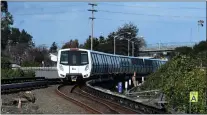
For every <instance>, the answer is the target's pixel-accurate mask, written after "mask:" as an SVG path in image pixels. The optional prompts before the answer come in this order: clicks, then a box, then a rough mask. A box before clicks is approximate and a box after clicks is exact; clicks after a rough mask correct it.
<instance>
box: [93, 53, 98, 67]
mask: <svg viewBox="0 0 207 115" xmlns="http://www.w3.org/2000/svg"><path fill="white" fill-rule="evenodd" d="M94 59H95V65H96V66H97V65H98V62H97V55H96V53H94Z"/></svg>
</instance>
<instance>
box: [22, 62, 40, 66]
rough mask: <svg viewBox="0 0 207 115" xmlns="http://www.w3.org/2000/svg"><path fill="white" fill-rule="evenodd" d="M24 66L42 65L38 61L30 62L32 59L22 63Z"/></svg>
mask: <svg viewBox="0 0 207 115" xmlns="http://www.w3.org/2000/svg"><path fill="white" fill-rule="evenodd" d="M21 66H22V67H39V66H41V64H40V63H38V62H30V61H24V62H22V64H21Z"/></svg>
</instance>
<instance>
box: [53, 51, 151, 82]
mask: <svg viewBox="0 0 207 115" xmlns="http://www.w3.org/2000/svg"><path fill="white" fill-rule="evenodd" d="M146 62H149V63H148V64H147V63H146ZM145 63H146V64H147V65H146V64H145ZM150 64H152V62H151V61H150V59H149V58H143V57H142V58H140V57H129V56H121V55H113V54H107V53H102V52H97V51H91V50H86V49H78V48H68V49H61V50H59V51H58V56H57V70H58V75H59V77H60V78H66V79H67V80H71V81H76V79H87V78H93V77H94V76H100V75H109V74H113V75H114V74H121V75H126V74H130V75H132V74H133V73H134V72H137V73H139V74H149V73H151V72H153V66H150ZM145 65H146V66H145Z"/></svg>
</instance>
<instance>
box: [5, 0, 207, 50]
mask: <svg viewBox="0 0 207 115" xmlns="http://www.w3.org/2000/svg"><path fill="white" fill-rule="evenodd" d="M8 5H9V11H10V12H11V14H12V15H13V18H14V27H18V28H20V29H25V30H26V31H27V32H28V33H30V34H31V35H32V36H33V41H34V42H35V44H36V45H40V44H46V45H47V46H50V45H51V44H52V42H54V41H55V42H57V43H58V45H59V46H61V45H62V44H63V43H64V42H67V41H69V40H70V39H78V40H79V42H80V43H83V42H84V41H85V39H86V38H88V36H89V35H90V34H91V21H90V20H89V17H90V16H91V12H89V11H87V10H88V9H90V8H91V6H89V5H88V3H87V2H9V3H8ZM95 9H97V10H100V11H98V12H97V13H95V17H96V18H97V19H95V22H94V23H95V24H94V36H95V37H99V36H100V35H103V36H107V35H108V34H109V33H110V32H112V31H116V30H117V28H118V27H120V26H122V25H123V24H124V23H128V22H130V21H131V22H133V23H134V24H135V25H137V27H138V28H139V33H138V34H139V36H144V37H145V40H146V42H147V44H155V43H158V42H159V41H160V42H162V43H167V42H190V41H196V42H197V41H201V40H205V39H206V3H205V2H176V3H175V2H174V3H172V2H99V3H98V6H96V7H95ZM103 11H110V12H122V13H121V14H119V13H109V12H103ZM123 12H124V13H132V14H124V13H123ZM138 14H140V15H138ZM155 15H159V16H155ZM173 16H178V17H173ZM186 16H191V17H186ZM198 20H204V21H205V23H204V26H203V27H200V29H199V30H200V32H199V34H198V23H197V21H198ZM191 28H192V37H191Z"/></svg>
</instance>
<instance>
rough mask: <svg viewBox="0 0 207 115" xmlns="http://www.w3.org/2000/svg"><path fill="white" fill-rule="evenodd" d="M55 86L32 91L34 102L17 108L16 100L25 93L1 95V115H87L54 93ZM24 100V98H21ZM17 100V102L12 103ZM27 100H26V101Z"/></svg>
mask: <svg viewBox="0 0 207 115" xmlns="http://www.w3.org/2000/svg"><path fill="white" fill-rule="evenodd" d="M56 88H57V85H53V86H50V87H48V88H44V89H35V90H32V91H31V93H30V94H32V95H33V96H34V97H35V102H34V103H33V102H31V101H24V102H22V103H21V108H18V98H20V97H22V95H23V94H24V93H25V92H20V93H14V94H4V95H1V103H2V104H1V113H2V114H72V113H73V114H87V112H86V111H85V110H84V109H83V108H81V107H79V106H77V105H75V104H74V103H72V102H69V101H67V100H65V99H64V98H62V97H60V96H59V95H57V94H56V93H55V89H56ZM23 99H25V98H23ZM14 100H17V101H14ZM27 100H28V99H27Z"/></svg>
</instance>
